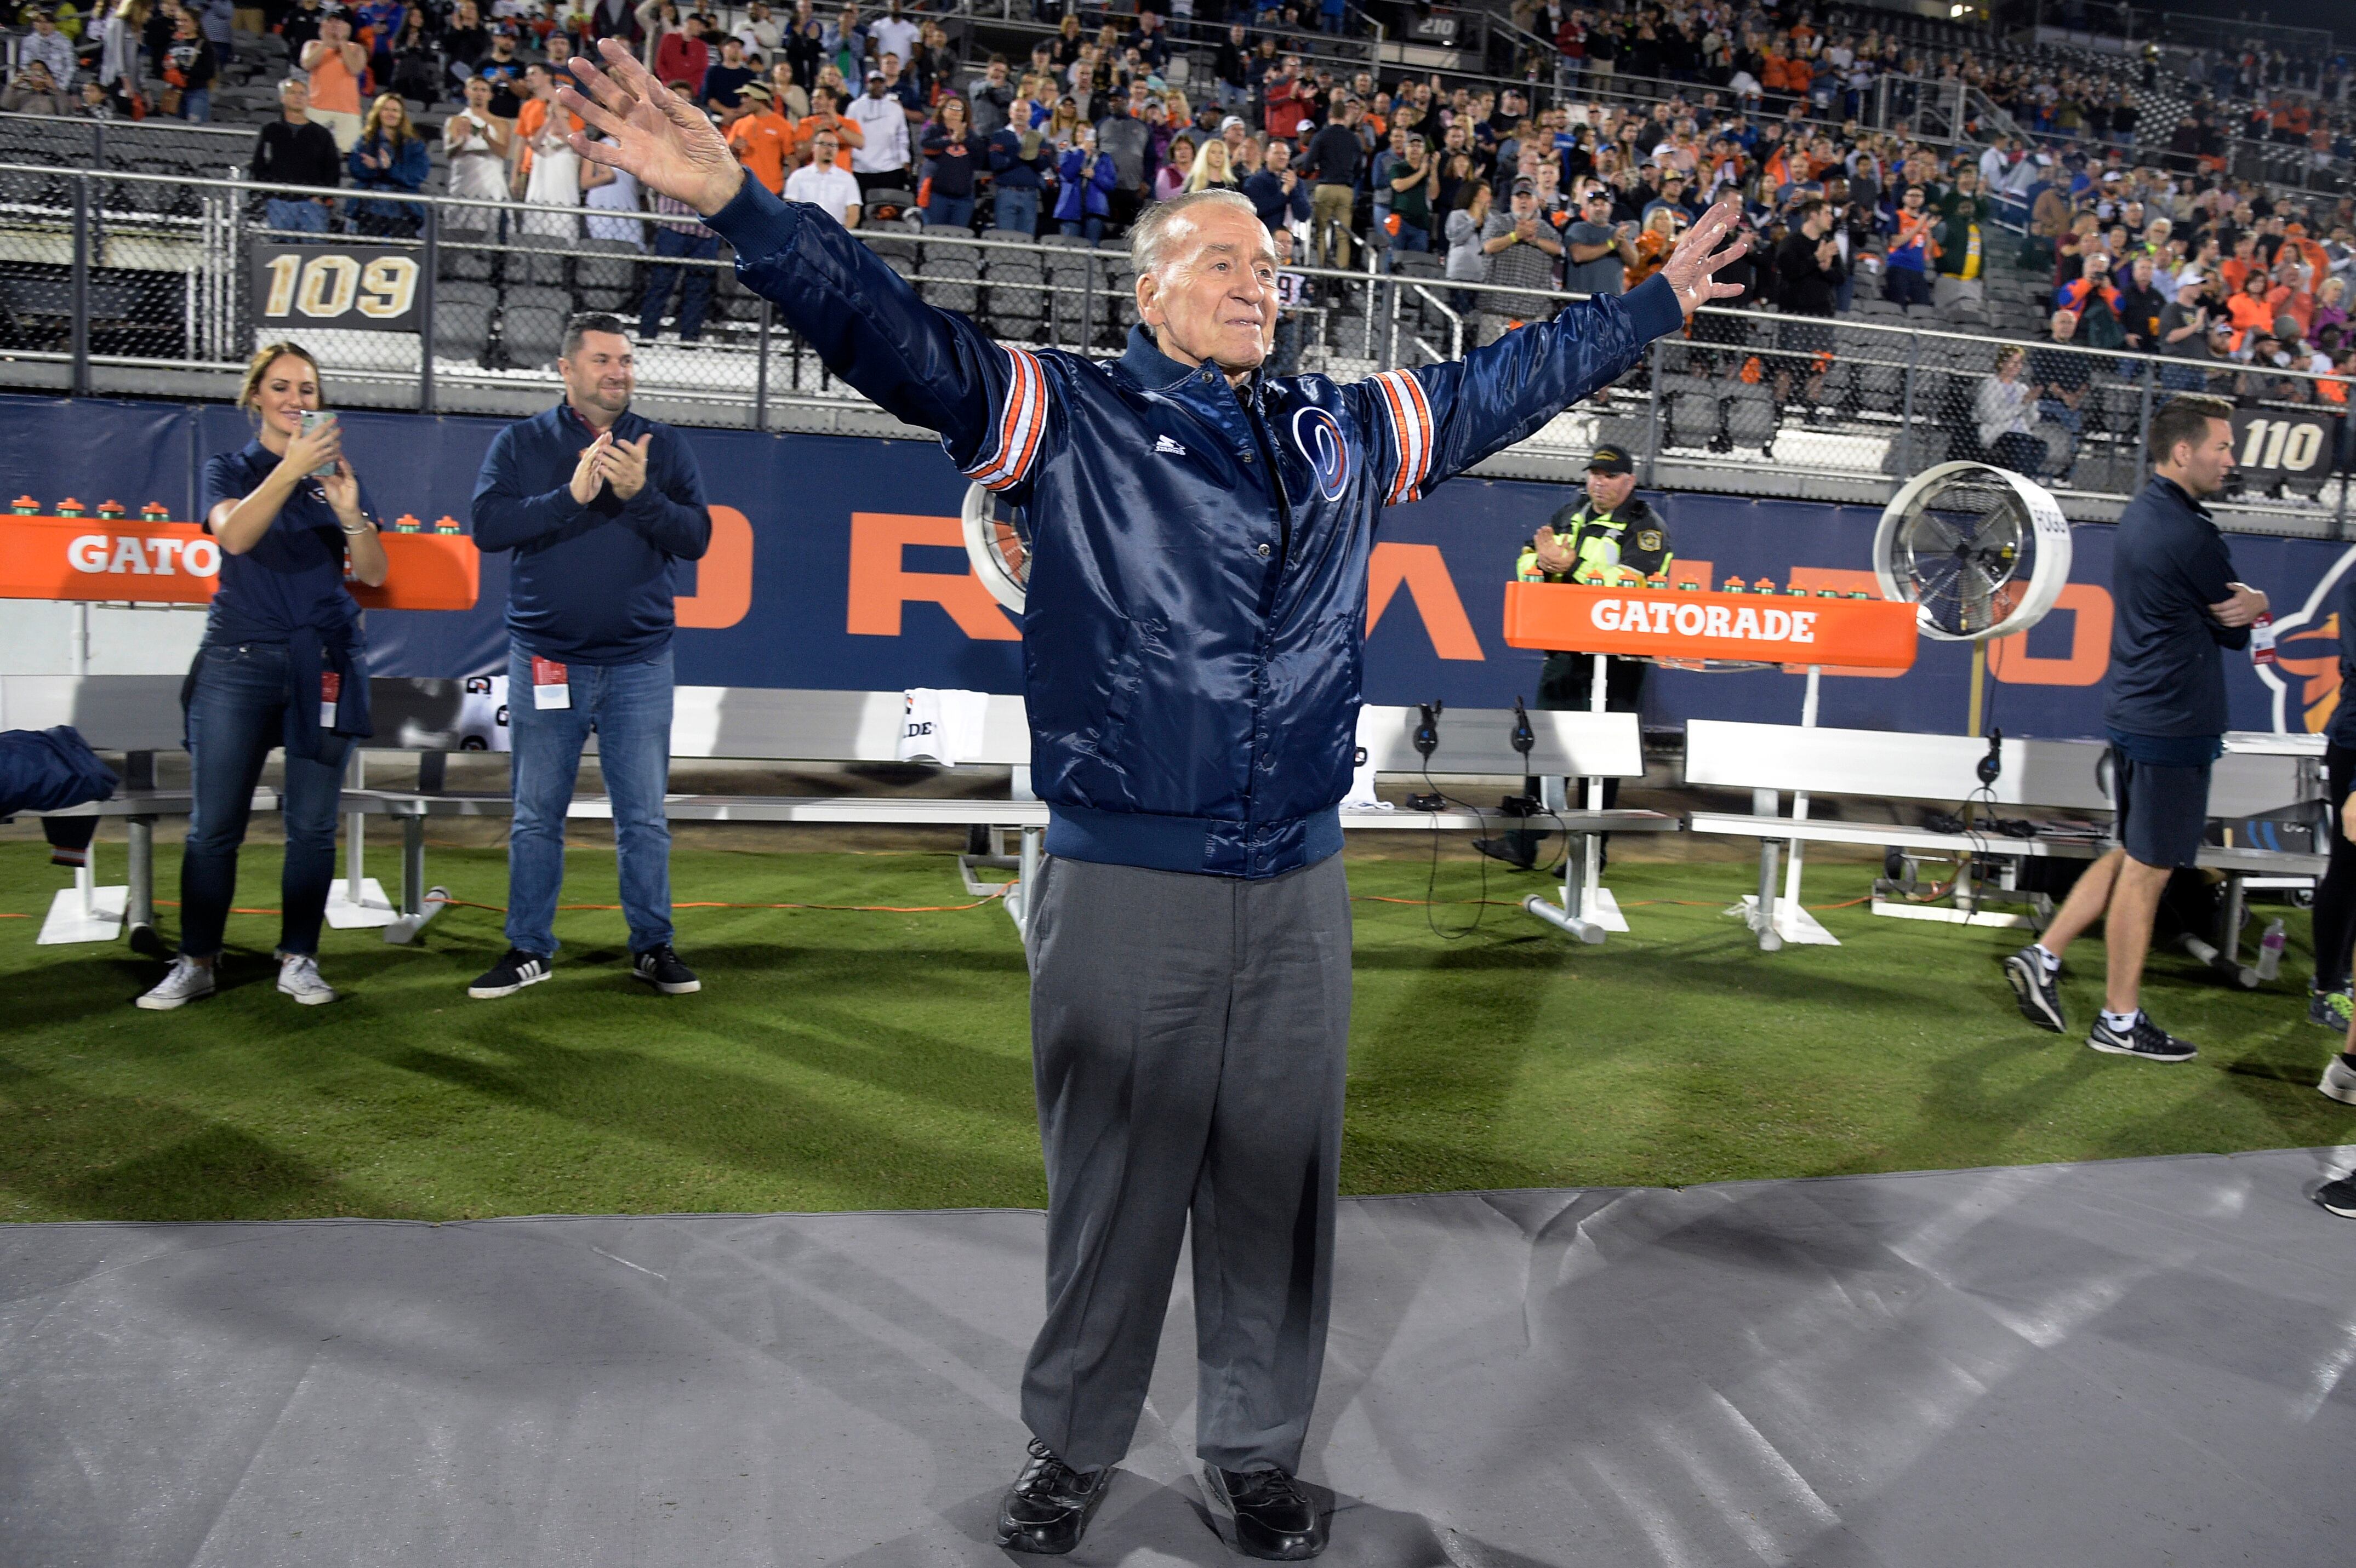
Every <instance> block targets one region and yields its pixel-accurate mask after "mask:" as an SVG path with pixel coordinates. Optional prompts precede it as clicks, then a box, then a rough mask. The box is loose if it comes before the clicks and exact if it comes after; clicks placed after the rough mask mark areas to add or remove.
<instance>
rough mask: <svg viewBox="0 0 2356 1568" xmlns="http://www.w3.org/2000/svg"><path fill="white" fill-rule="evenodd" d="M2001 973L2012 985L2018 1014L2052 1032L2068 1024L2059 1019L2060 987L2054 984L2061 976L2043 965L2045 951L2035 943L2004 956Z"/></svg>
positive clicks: (2064, 1027)
mask: <svg viewBox="0 0 2356 1568" xmlns="http://www.w3.org/2000/svg"><path fill="white" fill-rule="evenodd" d="M2004 977H2005V979H2006V980H2007V981H2008V982H2009V983H2010V984H2011V986H2012V995H2013V999H2014V1000H2015V1001H2017V1002H2019V1004H2020V1016H2021V1017H2022V1018H2025V1019H2028V1020H2029V1022H2030V1023H2033V1024H2035V1025H2036V1026H2037V1027H2038V1028H2039V1029H2051V1030H2052V1031H2053V1032H2054V1033H2055V1034H2060V1033H2061V1032H2062V1031H2063V1030H2064V1029H2068V1028H2069V1027H2070V1026H2069V1025H2068V1024H2066V1023H2064V1022H2062V1021H2061V987H2060V986H2059V985H2057V984H2055V982H2056V981H2058V980H2060V979H2061V975H2060V973H2059V972H2058V971H2055V970H2049V969H2047V968H2046V967H2045V955H2043V954H2041V953H2040V952H2039V951H2038V950H2037V949H2036V947H2035V946H2033V945H2032V946H2029V947H2024V948H2022V949H2021V950H2020V951H2019V952H2018V953H2016V954H2014V955H2012V956H2011V957H2009V958H2008V959H2006V960H2005V961H2004Z"/></svg>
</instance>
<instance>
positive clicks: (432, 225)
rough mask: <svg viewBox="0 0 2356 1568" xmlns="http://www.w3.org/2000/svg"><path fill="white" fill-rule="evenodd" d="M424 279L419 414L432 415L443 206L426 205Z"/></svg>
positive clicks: (421, 289)
mask: <svg viewBox="0 0 2356 1568" xmlns="http://www.w3.org/2000/svg"><path fill="white" fill-rule="evenodd" d="M424 234H425V249H424V252H423V255H424V266H425V275H424V276H423V278H421V279H419V280H418V283H417V311H418V335H417V346H418V355H417V411H418V412H419V413H422V414H430V413H432V412H433V411H434V280H435V279H436V278H438V277H440V276H441V274H442V204H441V203H440V202H438V201H429V202H427V203H425V230H424Z"/></svg>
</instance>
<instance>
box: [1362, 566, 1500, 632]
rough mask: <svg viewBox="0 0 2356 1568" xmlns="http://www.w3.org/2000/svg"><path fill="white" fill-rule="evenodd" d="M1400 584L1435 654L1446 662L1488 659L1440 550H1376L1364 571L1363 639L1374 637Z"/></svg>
mask: <svg viewBox="0 0 2356 1568" xmlns="http://www.w3.org/2000/svg"><path fill="white" fill-rule="evenodd" d="M1401 583H1404V584H1406V585H1407V592H1408V598H1410V599H1412V600H1414V601H1415V608H1416V613H1418V614H1419V615H1421V616H1422V617H1423V629H1424V630H1425V631H1426V632H1428V633H1429V634H1430V636H1431V651H1432V652H1433V653H1436V654H1438V655H1439V656H1440V657H1441V658H1444V659H1483V658H1486V657H1487V655H1485V654H1483V652H1482V651H1481V639H1480V638H1478V637H1476V636H1474V635H1472V620H1471V618H1470V617H1468V616H1467V615H1466V614H1465V613H1464V601H1462V599H1460V598H1458V597H1457V596H1456V580H1455V579H1454V578H1452V577H1451V576H1449V575H1448V562H1447V560H1445V559H1444V558H1443V557H1442V556H1441V555H1440V547H1439V546H1438V545H1431V544H1378V545H1376V547H1375V553H1374V559H1373V560H1370V561H1369V562H1368V563H1367V567H1366V635H1368V636H1370V637H1371V636H1373V635H1375V624H1376V622H1378V621H1380V620H1381V619H1382V618H1383V612H1384V611H1385V610H1386V609H1387V608H1388V607H1389V605H1390V602H1391V595H1392V594H1394V593H1397V592H1398V590H1399V585H1400V584H1401Z"/></svg>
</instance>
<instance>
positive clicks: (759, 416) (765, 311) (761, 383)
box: [753, 294, 769, 431]
mask: <svg viewBox="0 0 2356 1568" xmlns="http://www.w3.org/2000/svg"><path fill="white" fill-rule="evenodd" d="M753 428H754V429H755V430H756V431H766V430H767V429H768V428H769V300H768V296H767V295H766V294H764V295H763V296H761V336H760V347H759V351H758V353H757V355H756V356H755V358H754V361H753Z"/></svg>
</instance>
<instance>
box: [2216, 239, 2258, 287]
mask: <svg viewBox="0 0 2356 1568" xmlns="http://www.w3.org/2000/svg"><path fill="white" fill-rule="evenodd" d="M2253 268H2255V269H2257V270H2258V271H2260V272H2264V271H2265V266H2264V264H2263V263H2261V262H2260V261H2259V260H2258V240H2257V236H2255V235H2254V234H2244V235H2243V236H2242V237H2241V238H2240V239H2239V240H2234V241H2233V255H2231V256H2229V257H2227V258H2226V259H2225V260H2224V261H2222V262H2220V263H2219V264H2218V267H2217V275H2218V276H2219V277H2221V278H2222V279H2224V280H2225V290H2226V293H2227V294H2228V295H2229V296H2230V295H2232V294H2238V293H2241V292H2242V286H2243V285H2244V283H2248V282H2249V281H2250V272H2251V270H2252V269H2253Z"/></svg>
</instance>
